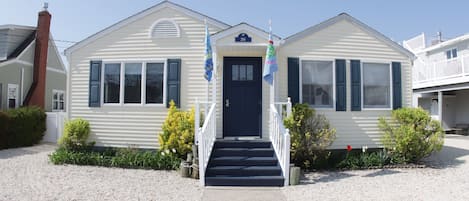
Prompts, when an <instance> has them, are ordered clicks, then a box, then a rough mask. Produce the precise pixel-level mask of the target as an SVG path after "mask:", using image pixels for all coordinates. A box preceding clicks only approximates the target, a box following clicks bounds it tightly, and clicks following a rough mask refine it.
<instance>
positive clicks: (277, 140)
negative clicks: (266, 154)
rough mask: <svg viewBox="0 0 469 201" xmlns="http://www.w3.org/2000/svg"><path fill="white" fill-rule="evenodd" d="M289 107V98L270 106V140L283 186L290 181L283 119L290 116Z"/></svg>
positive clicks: (285, 130) (287, 136)
mask: <svg viewBox="0 0 469 201" xmlns="http://www.w3.org/2000/svg"><path fill="white" fill-rule="evenodd" d="M291 106H292V104H291V101H290V98H288V101H287V102H281V103H280V102H277V103H274V104H271V105H270V140H271V141H272V146H273V148H274V150H275V153H276V155H277V158H278V160H279V163H280V167H281V168H282V173H283V176H284V177H285V186H288V184H289V181H290V179H289V178H290V132H289V130H288V129H285V126H284V125H283V119H284V117H288V116H289V115H290V114H291ZM277 108H279V109H277ZM284 110H285V112H286V114H285V115H284V113H283V112H284ZM279 111H280V112H279Z"/></svg>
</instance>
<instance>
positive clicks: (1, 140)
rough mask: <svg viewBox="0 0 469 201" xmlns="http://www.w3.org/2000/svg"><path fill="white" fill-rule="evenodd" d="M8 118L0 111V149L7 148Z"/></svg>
mask: <svg viewBox="0 0 469 201" xmlns="http://www.w3.org/2000/svg"><path fill="white" fill-rule="evenodd" d="M9 122H10V117H8V115H7V114H6V113H4V112H1V111H0V149H5V148H7V147H8V143H7V142H8V138H7V129H8V123H9Z"/></svg>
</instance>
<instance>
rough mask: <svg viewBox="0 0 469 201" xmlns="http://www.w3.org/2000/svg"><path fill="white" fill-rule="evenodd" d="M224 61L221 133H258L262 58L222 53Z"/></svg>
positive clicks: (255, 134)
mask: <svg viewBox="0 0 469 201" xmlns="http://www.w3.org/2000/svg"><path fill="white" fill-rule="evenodd" d="M223 64H224V65H223V66H224V67H223V136H224V137H239V136H259V137H260V136H261V125H262V123H261V122H262V82H261V80H262V79H261V77H262V73H261V69H262V58H260V57H225V58H224V60H223Z"/></svg>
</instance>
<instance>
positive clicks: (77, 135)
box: [59, 118, 94, 149]
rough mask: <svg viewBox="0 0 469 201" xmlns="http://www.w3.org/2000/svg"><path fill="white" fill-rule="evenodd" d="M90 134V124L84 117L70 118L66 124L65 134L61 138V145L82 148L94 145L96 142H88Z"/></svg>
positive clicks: (68, 147) (69, 147) (66, 147)
mask: <svg viewBox="0 0 469 201" xmlns="http://www.w3.org/2000/svg"><path fill="white" fill-rule="evenodd" d="M89 134H90V124H89V122H88V121H86V120H84V119H80V118H78V119H74V120H70V121H68V122H67V123H66V124H65V129H64V134H63V135H62V137H61V138H60V139H59V146H61V147H63V148H65V149H80V148H84V147H87V146H92V145H93V144H94V143H87V142H86V141H87V139H88V136H89Z"/></svg>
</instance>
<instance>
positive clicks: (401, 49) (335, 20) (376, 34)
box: [284, 13, 415, 59]
mask: <svg viewBox="0 0 469 201" xmlns="http://www.w3.org/2000/svg"><path fill="white" fill-rule="evenodd" d="M342 20H346V21H348V22H350V23H352V24H354V25H356V26H358V27H360V28H361V29H362V30H364V31H365V32H367V33H368V34H370V35H372V36H374V37H375V38H377V39H378V40H380V41H382V42H384V43H385V44H387V45H389V46H390V47H392V48H393V49H395V50H396V51H399V52H401V53H402V54H404V55H406V56H408V57H409V58H411V59H414V58H415V55H414V54H413V53H412V52H410V51H409V50H407V49H405V48H404V47H402V46H401V45H399V44H397V43H396V42H394V41H392V40H391V39H389V38H388V37H386V36H385V35H383V34H382V33H380V32H378V31H376V30H375V29H373V28H371V27H370V26H368V25H366V24H365V23H363V22H361V21H359V20H357V19H356V18H354V17H352V16H350V15H349V14H347V13H341V14H339V15H337V16H335V17H333V18H330V19H328V20H326V21H324V22H321V23H319V24H317V25H315V26H312V27H309V28H307V29H305V30H303V31H301V32H299V33H296V34H293V35H291V36H289V37H287V38H285V43H284V44H285V45H286V44H288V43H292V42H295V41H297V40H300V39H302V38H304V37H306V36H309V35H310V34H313V33H315V32H318V31H320V30H323V29H325V28H327V27H329V26H332V25H334V24H336V23H338V22H340V21H342Z"/></svg>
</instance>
